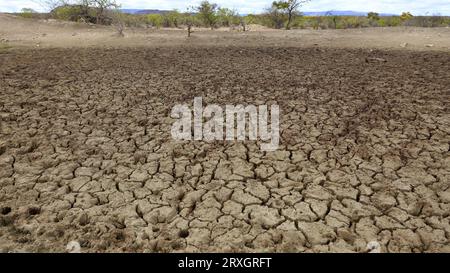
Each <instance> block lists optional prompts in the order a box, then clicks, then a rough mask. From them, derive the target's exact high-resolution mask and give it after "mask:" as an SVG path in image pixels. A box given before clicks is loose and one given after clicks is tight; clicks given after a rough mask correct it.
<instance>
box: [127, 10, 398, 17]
mask: <svg viewBox="0 0 450 273" xmlns="http://www.w3.org/2000/svg"><path fill="white" fill-rule="evenodd" d="M121 11H122V12H123V13H129V14H163V13H167V12H170V10H159V9H121ZM367 13H368V12H361V11H352V10H330V11H307V12H302V14H303V15H306V16H367ZM242 15H246V14H242ZM392 15H395V14H389V13H380V16H392Z"/></svg>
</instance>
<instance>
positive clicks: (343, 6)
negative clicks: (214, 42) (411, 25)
mask: <svg viewBox="0 0 450 273" xmlns="http://www.w3.org/2000/svg"><path fill="white" fill-rule="evenodd" d="M43 1H46V0H0V12H18V11H20V10H21V9H22V8H32V9H35V10H37V11H45V10H46V7H45V5H42V4H41V2H43ZM116 1H117V2H118V3H120V4H121V7H122V8H128V9H134V8H136V9H162V10H171V9H178V10H179V11H184V10H186V8H187V7H189V6H195V5H197V4H198V3H199V2H200V0H116ZM272 1H273V0H210V2H214V3H217V4H219V5H220V6H221V7H226V8H232V9H236V10H237V11H238V12H239V13H241V14H248V13H259V12H262V11H264V9H265V8H267V7H268V6H270V4H271V3H272ZM300 10H301V11H329V10H352V11H362V12H369V11H374V12H379V13H392V14H400V13H402V12H404V11H409V12H411V13H412V14H413V15H450V0H311V1H310V2H309V3H307V4H304V5H303V7H301V9H300Z"/></svg>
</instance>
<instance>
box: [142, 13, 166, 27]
mask: <svg viewBox="0 0 450 273" xmlns="http://www.w3.org/2000/svg"><path fill="white" fill-rule="evenodd" d="M146 23H147V25H149V26H152V27H156V28H160V27H162V26H163V23H164V17H163V16H162V15H161V14H148V15H147V17H146Z"/></svg>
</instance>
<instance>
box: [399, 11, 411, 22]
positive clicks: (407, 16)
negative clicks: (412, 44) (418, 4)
mask: <svg viewBox="0 0 450 273" xmlns="http://www.w3.org/2000/svg"><path fill="white" fill-rule="evenodd" d="M413 17H414V16H413V15H412V14H411V13H410V12H403V13H402V15H400V19H401V20H402V21H408V20H411V19H412V18H413Z"/></svg>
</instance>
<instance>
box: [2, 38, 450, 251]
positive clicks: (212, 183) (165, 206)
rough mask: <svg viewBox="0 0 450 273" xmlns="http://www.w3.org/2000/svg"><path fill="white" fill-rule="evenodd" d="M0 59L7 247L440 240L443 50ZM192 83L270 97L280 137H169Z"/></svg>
mask: <svg viewBox="0 0 450 273" xmlns="http://www.w3.org/2000/svg"><path fill="white" fill-rule="evenodd" d="M380 59H383V60H386V61H385V62H383V61H379V60H380ZM0 64H1V65H0V97H1V100H0V122H1V123H0V210H1V211H0V246H1V251H14V252H21V251H32V252H42V251H45V252H47V251H50V252H53V251H58V252H59V251H65V247H66V245H67V243H68V242H69V241H72V240H75V241H78V242H80V244H81V248H82V251H84V252H104V251H119V252H122V251H125V252H134V251H145V252H187V251H189V252H191V251H192V252H198V251H200V252H204V251H220V252H222V251H226V252H260V251H262V252H265V251H274V252H347V251H349V252H364V251H366V245H367V243H368V242H370V241H377V242H379V243H380V245H381V251H382V252H450V243H449V239H450V153H449V142H450V111H449V106H450V105H449V101H450V73H449V71H450V55H449V54H448V52H413V51H392V50H390V51H388V50H370V51H369V50H366V49H337V48H335V49H333V48H328V49H324V48H322V49H321V48H291V47H285V48H284V47H257V46H255V47H251V48H248V47H203V48H202V47H197V48H190V47H182V46H175V47H170V48H141V49H132V48H129V49H125V48H123V49H120V48H116V49H95V48H85V49H76V48H74V49H62V48H60V49H40V50H33V49H17V50H10V51H5V52H2V53H1V54H0ZM195 96H202V97H203V101H204V104H209V103H216V104H219V105H225V104H239V103H241V104H242V103H243V104H256V105H258V104H272V103H278V104H279V105H280V110H281V117H280V137H281V143H280V147H279V149H278V150H277V151H275V152H261V151H260V149H259V144H258V143H257V142H252V141H245V142H237V141H235V142H230V141H228V142H226V141H223V142H220V141H215V142H201V141H192V142H188V141H175V140H172V138H171V137H170V128H171V125H172V123H173V121H174V120H173V119H171V118H170V117H169V116H170V111H171V109H172V107H173V106H174V105H175V104H178V103H192V100H193V98H194V97H195Z"/></svg>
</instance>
